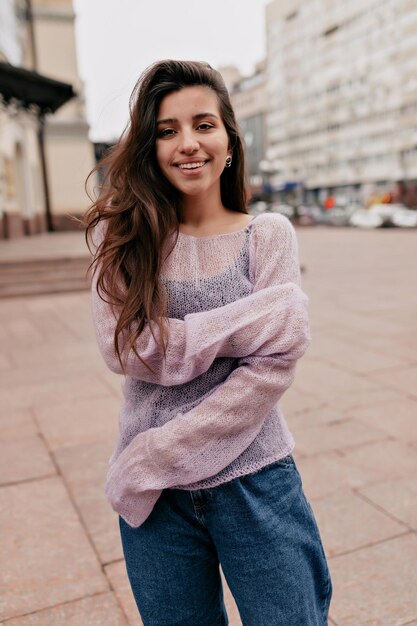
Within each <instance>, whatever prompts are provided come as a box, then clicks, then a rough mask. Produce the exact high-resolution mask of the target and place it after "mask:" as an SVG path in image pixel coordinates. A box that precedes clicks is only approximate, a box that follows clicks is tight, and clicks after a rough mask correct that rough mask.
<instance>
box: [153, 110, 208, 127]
mask: <svg viewBox="0 0 417 626" xmlns="http://www.w3.org/2000/svg"><path fill="white" fill-rule="evenodd" d="M203 117H214V118H215V119H216V120H218V119H219V118H218V116H217V115H215V114H214V113H210V112H208V111H207V112H206V113H196V114H195V115H193V120H194V121H195V120H200V119H202V118H203ZM175 122H178V120H177V119H175V118H174V117H167V118H165V119H163V120H158V121H157V122H156V123H157V124H175Z"/></svg>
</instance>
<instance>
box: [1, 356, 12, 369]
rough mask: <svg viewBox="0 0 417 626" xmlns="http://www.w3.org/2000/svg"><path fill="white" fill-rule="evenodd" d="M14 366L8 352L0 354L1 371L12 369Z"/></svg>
mask: <svg viewBox="0 0 417 626" xmlns="http://www.w3.org/2000/svg"><path fill="white" fill-rule="evenodd" d="M11 367H12V363H11V360H10V358H9V356H7V355H6V354H0V372H4V371H6V370H10V369H11Z"/></svg>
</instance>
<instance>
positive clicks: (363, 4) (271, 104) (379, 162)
mask: <svg viewBox="0 0 417 626" xmlns="http://www.w3.org/2000/svg"><path fill="white" fill-rule="evenodd" d="M266 20H267V79H268V80H267V98H268V116H267V130H268V134H267V137H268V156H269V159H270V160H271V161H274V162H277V163H279V164H280V167H279V168H278V169H277V171H275V172H274V175H273V177H272V180H273V183H274V185H275V186H276V188H277V189H282V188H284V187H285V186H288V185H293V186H294V185H297V186H299V187H300V188H302V189H303V190H304V195H306V196H307V198H310V199H319V200H323V199H324V198H325V197H326V195H327V194H329V193H331V194H333V195H335V196H336V198H339V199H340V200H343V201H346V200H348V199H349V198H357V199H362V200H365V201H366V199H367V198H366V197H365V196H370V195H372V193H382V192H384V191H387V190H390V189H393V188H394V187H395V185H396V183H399V181H402V185H401V184H400V185H397V189H398V188H403V189H404V186H405V188H407V187H408V188H410V189H411V187H413V185H414V182H415V181H416V179H417V63H416V59H417V3H416V1H415V0H274V1H273V2H272V3H270V4H269V5H267V9H266ZM414 188H415V186H414Z"/></svg>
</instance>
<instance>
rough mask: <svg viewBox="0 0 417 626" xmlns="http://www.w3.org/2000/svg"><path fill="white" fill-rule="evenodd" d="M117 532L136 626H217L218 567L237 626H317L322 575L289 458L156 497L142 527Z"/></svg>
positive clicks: (220, 605) (325, 585) (323, 607)
mask: <svg viewBox="0 0 417 626" xmlns="http://www.w3.org/2000/svg"><path fill="white" fill-rule="evenodd" d="M120 529H121V537H122V544H123V550H124V555H125V559H126V568H127V572H128V576H129V580H130V584H131V587H132V591H133V594H134V596H135V600H136V603H137V605H138V609H139V612H140V615H141V618H142V620H143V623H144V626H227V624H228V618H227V614H226V609H225V606H224V602H223V591H222V583H221V578H220V573H219V563H220V564H221V566H222V569H223V572H224V576H225V578H226V581H227V584H228V586H229V588H230V591H231V592H232V594H233V597H234V599H235V601H236V604H237V607H238V609H239V613H240V616H241V620H242V624H243V626H313V625H314V626H324V625H326V624H327V615H328V610H329V603H330V597H331V590H332V586H331V581H330V575H329V570H328V567H327V563H326V558H325V556H324V552H323V547H322V543H321V539H320V535H319V531H318V528H317V525H316V522H315V520H314V516H313V513H312V510H311V507H310V505H309V504H308V502H307V500H306V498H305V496H304V492H303V490H302V486H301V478H300V475H299V473H298V470H297V468H296V466H295V463H294V460H293V458H292V457H291V456H289V457H286V458H285V459H282V460H281V461H278V462H276V463H272V464H270V465H267V466H266V467H264V468H263V469H261V470H259V471H258V472H255V473H253V474H248V475H246V476H242V477H240V478H236V479H234V480H232V481H230V482H227V483H223V484H222V485H219V486H217V487H213V488H210V489H200V490H198V491H182V490H179V489H166V490H164V491H163V492H162V494H161V496H160V498H159V500H158V501H157V503H156V505H155V507H154V509H153V511H152V513H151V515H150V516H149V517H148V519H147V520H146V521H145V522H144V524H142V526H140V527H139V528H131V527H130V526H129V525H128V524H126V522H124V520H122V519H120Z"/></svg>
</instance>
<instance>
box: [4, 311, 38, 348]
mask: <svg viewBox="0 0 417 626" xmlns="http://www.w3.org/2000/svg"><path fill="white" fill-rule="evenodd" d="M5 324H6V331H7V332H8V334H9V337H10V338H11V339H12V340H13V341H14V343H15V345H17V346H20V345H21V346H24V345H25V346H27V345H31V346H37V345H40V344H41V343H42V341H43V337H42V335H41V333H40V332H39V331H38V330H37V329H36V327H35V326H34V325H33V324H32V322H31V321H30V320H29V319H28V318H26V317H23V316H13V317H11V318H10V319H9V320H8V321H7V322H5Z"/></svg>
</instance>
